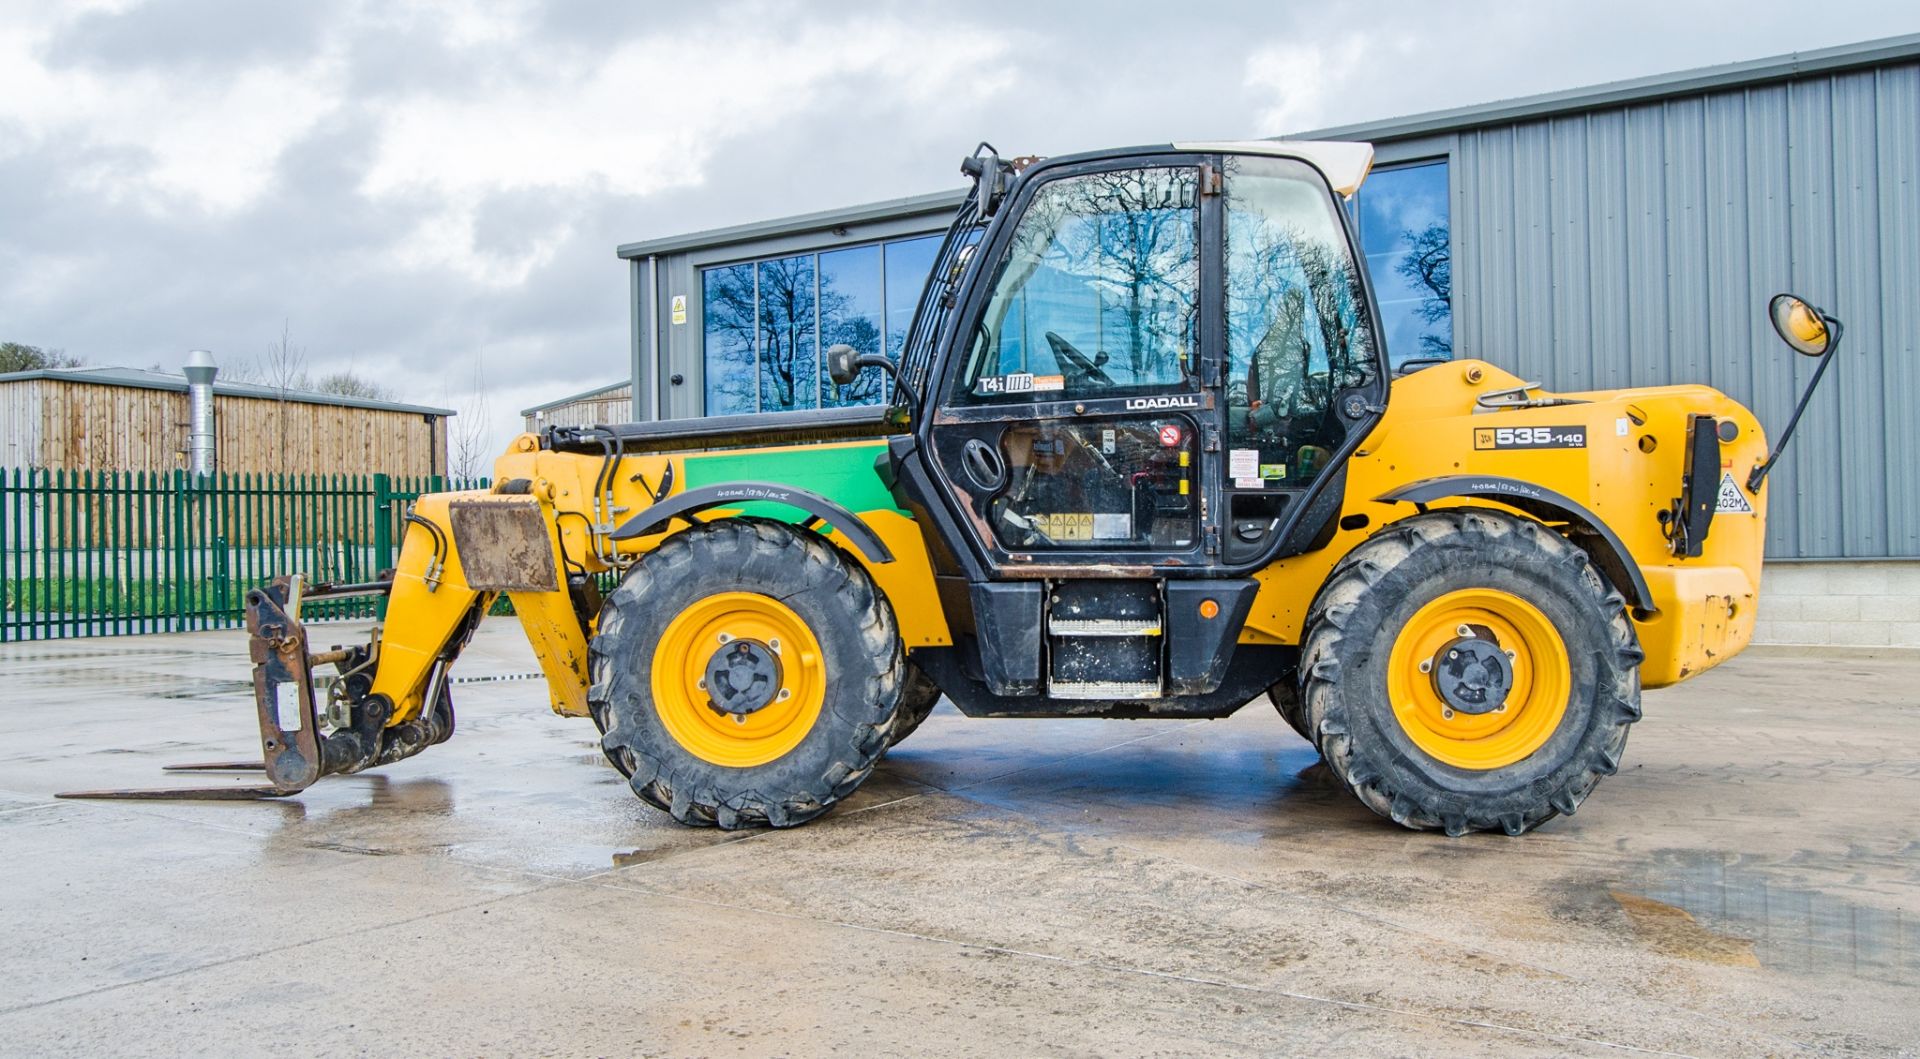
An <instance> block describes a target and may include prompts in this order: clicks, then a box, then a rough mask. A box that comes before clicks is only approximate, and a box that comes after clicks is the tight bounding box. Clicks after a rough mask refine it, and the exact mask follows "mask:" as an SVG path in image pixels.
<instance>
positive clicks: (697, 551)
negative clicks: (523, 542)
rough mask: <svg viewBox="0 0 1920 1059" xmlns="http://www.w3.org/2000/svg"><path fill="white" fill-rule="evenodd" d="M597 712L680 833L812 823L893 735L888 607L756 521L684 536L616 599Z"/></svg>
mask: <svg viewBox="0 0 1920 1059" xmlns="http://www.w3.org/2000/svg"><path fill="white" fill-rule="evenodd" d="M588 661H589V670H590V672H591V676H592V684H591V687H590V688H589V690H588V693H587V697H588V705H589V707H590V708H591V710H592V713H593V716H594V720H595V721H596V723H598V724H600V726H601V730H602V732H603V735H602V737H601V746H602V748H603V749H604V750H605V751H606V755H607V758H608V759H609V760H611V761H612V762H613V764H614V766H615V767H616V768H618V769H619V770H620V771H621V772H623V773H625V774H626V776H627V779H628V782H629V784H630V785H631V786H632V787H633V791H634V793H635V794H637V795H639V796H640V797H641V798H642V799H643V800H645V801H647V802H649V803H651V804H653V805H655V806H658V807H659V808H661V809H665V810H666V811H668V812H669V813H672V814H673V816H674V818H675V819H676V820H679V821H680V822H681V823H684V824H693V825H696V826H717V827H721V828H725V829H729V830H731V829H734V828H739V827H751V826H760V825H771V826H774V827H788V826H792V825H794V824H800V823H804V822H806V821H808V820H811V819H813V818H814V817H816V816H819V815H820V814H821V813H824V812H826V811H827V810H828V809H830V808H832V807H833V805H834V804H835V803H836V802H838V801H839V800H840V799H842V798H844V797H846V796H847V795H849V794H851V793H853V791H854V789H855V788H857V787H858V786H859V785H860V784H861V783H862V782H863V781H865V780H866V778H867V776H868V775H869V774H871V773H872V771H873V767H874V764H875V763H876V762H878V761H879V760H880V755H881V754H882V753H884V752H885V751H886V748H887V746H888V744H889V741H890V739H891V738H892V734H893V725H894V716H895V710H896V706H897V704H898V702H899V699H900V695H901V686H902V681H903V678H904V672H905V668H906V660H905V658H904V656H903V654H902V652H901V648H900V637H899V633H898V632H897V630H896V626H895V623H894V616H893V608H892V607H891V606H889V605H888V603H887V600H886V598H885V597H884V596H883V595H881V594H880V592H879V591H878V589H876V588H875V587H874V584H873V581H872V579H870V578H869V577H868V576H867V574H866V572H865V571H864V570H862V569H860V567H859V566H858V565H856V564H854V563H852V562H850V561H849V560H848V559H847V558H846V557H845V556H843V555H842V554H841V553H840V552H839V551H838V550H837V549H835V548H833V547H832V546H831V545H828V544H826V543H824V542H823V541H821V540H820V538H818V537H817V536H815V535H814V534H811V533H808V532H806V531H804V530H798V529H795V528H793V527H792V526H788V525H785V524H783V523H778V522H772V521H768V520H762V519H750V518H735V519H724V520H720V521H716V522H712V523H707V524H705V525H700V526H696V527H694V528H692V529H689V530H686V531H684V532H681V533H677V534H675V535H673V536H672V537H669V538H668V539H667V540H666V541H665V542H663V543H662V544H661V545H660V546H659V547H658V548H656V549H654V550H653V551H651V552H649V553H647V554H646V555H645V556H643V557H642V558H641V559H640V561H639V562H637V563H635V564H634V565H633V568H632V569H631V570H629V571H628V573H627V575H626V577H625V578H623V579H622V580H621V582H620V584H619V585H618V586H617V587H615V588H614V590H613V592H612V593H611V594H609V595H608V597H607V602H606V605H605V607H604V608H603V610H602V611H601V615H600V624H599V627H598V629H597V631H596V634H595V635H594V638H593V643H592V645H591V651H590V657H589V660H588Z"/></svg>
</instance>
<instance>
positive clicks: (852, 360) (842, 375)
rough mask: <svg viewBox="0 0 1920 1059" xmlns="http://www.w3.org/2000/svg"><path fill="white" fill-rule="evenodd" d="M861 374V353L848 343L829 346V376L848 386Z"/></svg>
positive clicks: (839, 384)
mask: <svg viewBox="0 0 1920 1059" xmlns="http://www.w3.org/2000/svg"><path fill="white" fill-rule="evenodd" d="M859 375H860V353H859V351H858V350H856V349H854V348H853V347H852V346H849V345H847V344H846V343H844V342H843V343H840V344H839V345H833V346H828V347H827V378H829V379H832V380H833V384H834V385H835V386H846V385H848V384H849V383H851V382H853V380H854V379H856V378H858V377H859Z"/></svg>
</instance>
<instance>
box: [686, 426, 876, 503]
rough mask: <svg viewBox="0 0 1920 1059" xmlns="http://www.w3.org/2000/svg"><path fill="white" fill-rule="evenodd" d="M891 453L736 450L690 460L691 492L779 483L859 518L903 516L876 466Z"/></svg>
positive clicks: (831, 448)
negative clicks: (876, 513) (884, 514)
mask: <svg viewBox="0 0 1920 1059" xmlns="http://www.w3.org/2000/svg"><path fill="white" fill-rule="evenodd" d="M886 451H887V446H886V443H885V442H884V441H876V442H872V443H864V444H853V445H819V446H808V447H805V448H797V449H786V450H782V451H767V450H756V449H733V450H729V451H726V452H715V453H706V454H701V455H694V456H688V457H686V488H688V489H698V488H700V487H701V486H707V485H719V484H722V483H725V482H774V483H777V484H780V485H791V486H793V487H795V488H797V489H805V490H806V491H808V492H810V493H816V494H818V495H820V496H823V497H826V498H827V499H828V500H831V501H833V502H834V503H836V504H839V505H840V506H841V507H844V508H846V509H847V510H848V511H852V512H854V513H855V514H861V513H864V512H868V511H900V506H899V505H898V504H896V503H894V500H893V494H891V493H889V492H887V487H886V486H885V485H884V484H882V483H881V481H880V475H879V474H878V473H877V472H876V471H875V470H874V466H873V464H874V460H876V459H878V458H879V457H880V456H881V455H883V454H884V453H885V452H886ZM740 510H741V513H742V514H747V515H762V516H765V517H768V518H778V519H783V520H788V521H791V519H792V512H793V509H792V508H789V507H787V506H786V505H785V504H768V503H752V504H744V505H742V506H741V509H740ZM901 513H902V514H905V512H901Z"/></svg>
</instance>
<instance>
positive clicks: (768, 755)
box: [653, 592, 827, 768]
mask: <svg viewBox="0 0 1920 1059" xmlns="http://www.w3.org/2000/svg"><path fill="white" fill-rule="evenodd" d="M740 641H746V642H748V643H751V644H753V645H755V649H756V650H760V651H764V652H770V653H771V654H772V655H773V656H774V657H775V658H776V659H777V661H778V674H779V675H778V680H777V681H776V682H775V683H777V685H778V690H777V692H774V693H773V694H772V698H771V701H769V702H767V704H766V705H765V706H763V707H761V708H760V709H758V710H755V711H754V712H752V713H748V714H745V715H742V716H738V717H736V716H735V715H733V714H729V713H724V712H720V711H717V710H715V709H714V707H713V706H712V705H710V703H712V702H713V696H712V695H711V694H710V693H709V691H708V688H707V685H706V680H707V676H708V666H709V663H710V662H711V661H712V660H713V658H714V655H715V653H716V652H718V651H722V650H725V649H727V648H728V646H729V645H733V644H737V643H739V642H740ZM826 688H827V678H826V666H825V664H824V661H823V658H822V656H821V652H820V641H819V640H818V639H816V638H815V637H814V635H813V630H811V629H809V628H807V623H806V622H805V621H804V620H802V619H801V617H800V615H798V614H795V613H794V612H793V610H792V609H791V608H789V607H788V606H787V605H786V604H784V603H782V602H780V601H779V600H777V599H774V598H773V597H771V596H763V595H760V594H759V593H757V592H722V593H720V594H718V595H713V596H708V597H707V598H705V599H702V600H700V601H699V602H697V603H695V604H693V605H692V606H690V607H688V608H687V609H686V610H683V611H681V612H680V614H679V615H678V616H676V617H675V618H674V619H673V620H672V621H671V622H668V623H667V629H666V631H665V632H664V633H662V634H661V636H660V642H659V644H658V645H656V646H655V647H654V649H653V708H654V711H655V712H656V713H658V714H659V715H660V722H661V723H662V724H664V725H665V726H666V729H667V733H668V734H669V735H671V736H673V738H674V741H675V742H678V743H679V744H680V745H681V746H682V747H683V748H685V749H686V751H687V752H688V753H690V754H693V755H694V756H695V757H698V758H699V759H701V760H702V761H708V762H712V763H713V764H715V765H725V766H728V767H730V768H752V767H754V766H755V765H764V764H766V763H767V762H769V761H774V760H777V759H779V758H780V757H781V756H782V755H784V754H786V753H787V752H788V751H790V750H792V749H793V748H794V747H796V746H799V745H800V742H801V740H803V739H805V738H806V737H807V733H808V732H810V731H812V730H813V725H814V722H815V721H817V720H819V719H820V706H821V703H822V702H823V701H824V700H825V698H826Z"/></svg>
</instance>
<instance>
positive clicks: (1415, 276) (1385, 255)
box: [1353, 162, 1453, 367]
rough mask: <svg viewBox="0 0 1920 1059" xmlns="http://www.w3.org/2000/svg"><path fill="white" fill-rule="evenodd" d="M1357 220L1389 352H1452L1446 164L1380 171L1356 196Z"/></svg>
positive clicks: (1403, 357) (1418, 355)
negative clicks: (1378, 302)
mask: <svg viewBox="0 0 1920 1059" xmlns="http://www.w3.org/2000/svg"><path fill="white" fill-rule="evenodd" d="M1353 211H1354V221H1355V224H1356V226H1357V227H1358V228H1359V231H1360V250H1361V252H1362V253H1364V254H1365V255H1366V258H1367V276H1368V278H1370V279H1372V280H1373V290H1374V294H1375V295H1376V296H1377V297H1378V298H1379V300H1380V323H1381V325H1382V327H1383V328H1384V329H1385V331H1386V335H1385V338H1386V343H1387V355H1388V358H1389V359H1390V360H1391V361H1392V363H1393V365H1394V366H1395V367H1398V366H1400V365H1401V364H1405V363H1406V362H1407V361H1410V360H1421V359H1435V358H1437V359H1442V360H1444V359H1449V358H1451V357H1452V356H1453V260H1452V253H1451V238H1450V227H1449V219H1448V211H1447V163H1445V162H1423V163H1419V164H1415V165H1405V166H1395V167H1393V168H1389V169H1376V170H1374V171H1373V173H1372V175H1370V176H1368V177H1367V181H1366V183H1364V184H1362V185H1361V186H1360V193H1359V194H1358V195H1356V196H1355V197H1354V203H1353Z"/></svg>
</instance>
